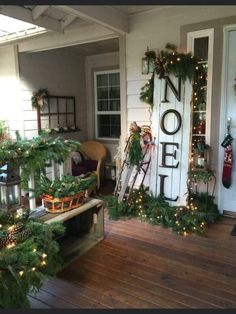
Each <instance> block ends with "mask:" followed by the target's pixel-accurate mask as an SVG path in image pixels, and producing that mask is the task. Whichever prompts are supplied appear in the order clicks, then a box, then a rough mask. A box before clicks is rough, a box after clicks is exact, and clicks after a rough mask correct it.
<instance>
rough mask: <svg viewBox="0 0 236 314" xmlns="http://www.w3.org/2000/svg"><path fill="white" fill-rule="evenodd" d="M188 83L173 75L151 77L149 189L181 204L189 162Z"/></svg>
mask: <svg viewBox="0 0 236 314" xmlns="http://www.w3.org/2000/svg"><path fill="white" fill-rule="evenodd" d="M191 95H192V85H191V83H190V82H189V81H186V82H184V83H183V82H182V81H181V79H180V78H177V77H175V76H164V78H161V79H160V78H158V77H157V76H156V77H155V82H154V106H153V114H152V126H153V135H154V140H155V149H154V152H153V156H152V164H151V176H150V190H151V192H152V193H153V194H154V195H155V196H157V195H159V194H161V195H163V196H164V197H165V199H166V200H168V201H170V202H171V204H172V205H175V204H179V205H184V204H185V201H186V192H187V172H188V165H189V143H190V123H191V122H190V116H191Z"/></svg>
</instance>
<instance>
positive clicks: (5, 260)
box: [0, 212, 64, 309]
mask: <svg viewBox="0 0 236 314" xmlns="http://www.w3.org/2000/svg"><path fill="white" fill-rule="evenodd" d="M63 233H64V227H63V225H61V224H59V223H52V224H45V223H42V222H40V221H39V220H37V219H32V218H30V217H29V213H28V212H27V213H24V214H23V215H22V216H19V215H17V214H16V213H14V214H12V213H11V214H9V213H3V212H0V279H1V280H0V308H5V309H6V308H15V309H17V308H26V307H30V304H29V301H28V299H27V294H28V293H29V292H36V291H38V290H39V288H40V287H41V286H42V283H43V279H44V278H45V276H46V275H55V274H56V273H57V272H58V271H59V270H60V269H61V266H62V260H61V258H60V257H59V255H58V251H59V245H58V243H57V242H56V241H55V239H54V238H55V235H62V234H63Z"/></svg>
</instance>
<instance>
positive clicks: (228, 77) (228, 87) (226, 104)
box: [219, 25, 236, 212]
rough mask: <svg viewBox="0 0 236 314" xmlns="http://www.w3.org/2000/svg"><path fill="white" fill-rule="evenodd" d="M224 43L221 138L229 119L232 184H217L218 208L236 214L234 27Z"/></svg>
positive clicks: (229, 30) (222, 150) (221, 165)
mask: <svg viewBox="0 0 236 314" xmlns="http://www.w3.org/2000/svg"><path fill="white" fill-rule="evenodd" d="M224 36H225V41H224V65H223V67H224V71H223V81H222V82H223V89H222V94H223V97H222V108H221V133H220V134H221V138H220V143H221V142H222V141H223V139H224V136H225V134H226V129H227V119H228V118H229V117H230V118H231V129H230V134H231V136H232V137H233V141H232V146H233V168H232V184H231V186H230V188H228V189H226V188H225V187H224V186H223V185H222V182H221V181H220V182H219V192H220V193H219V208H220V210H221V211H223V210H225V211H231V212H236V91H235V90H234V85H235V84H236V80H235V78H236V25H235V27H232V26H231V27H226V28H225V33H224ZM219 158H220V159H219V166H220V171H219V174H220V177H219V180H222V179H221V178H222V168H223V159H224V149H223V148H222V147H221V148H220V155H219Z"/></svg>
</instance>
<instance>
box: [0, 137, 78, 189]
mask: <svg viewBox="0 0 236 314" xmlns="http://www.w3.org/2000/svg"><path fill="white" fill-rule="evenodd" d="M79 147H80V143H79V142H77V141H73V140H65V139H63V138H60V137H57V138H55V139H54V138H52V137H50V136H49V135H48V134H47V133H43V134H41V135H40V136H38V137H35V138H33V139H31V140H29V139H22V138H21V137H20V136H19V134H17V140H16V141H12V140H4V141H2V142H0V161H1V163H2V164H5V163H11V165H12V166H15V167H16V168H18V167H20V168H21V179H22V188H25V189H27V187H28V180H29V175H30V173H31V172H32V171H34V173H35V175H36V178H37V177H38V178H37V179H38V180H39V176H40V174H41V173H44V171H45V166H46V165H49V164H48V163H49V162H50V161H51V160H53V161H55V162H56V163H58V164H61V163H62V162H63V161H64V160H66V158H67V157H68V156H69V154H70V152H71V151H72V150H77V149H78V148H79Z"/></svg>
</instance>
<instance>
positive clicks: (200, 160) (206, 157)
mask: <svg viewBox="0 0 236 314" xmlns="http://www.w3.org/2000/svg"><path fill="white" fill-rule="evenodd" d="M209 164H210V146H209V145H207V144H205V143H204V142H198V143H197V147H196V148H194V150H193V167H192V170H202V171H208V170H209Z"/></svg>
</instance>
